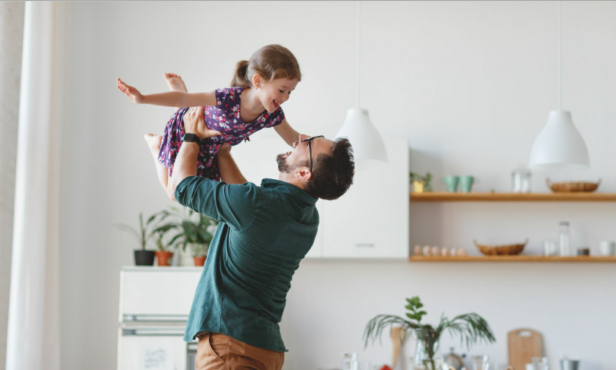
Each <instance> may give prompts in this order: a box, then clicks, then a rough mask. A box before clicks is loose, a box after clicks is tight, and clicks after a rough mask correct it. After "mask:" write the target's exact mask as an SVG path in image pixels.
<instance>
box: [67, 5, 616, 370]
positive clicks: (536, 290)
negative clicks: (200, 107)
mask: <svg viewBox="0 0 616 370" xmlns="http://www.w3.org/2000/svg"><path fill="white" fill-rule="evenodd" d="M355 9H356V8H355V3H353V2H269V3H263V2H244V3H240V2H229V3H222V2H220V3H217V2H203V3H165V2H157V3H143V2H140V3H74V4H72V24H71V28H72V40H71V47H72V49H71V58H70V59H71V69H72V76H71V84H70V86H71V91H70V93H69V94H70V95H69V97H70V100H71V101H72V109H73V112H72V118H71V122H70V131H69V132H68V133H67V136H68V141H66V142H67V143H69V146H68V147H67V148H66V161H65V165H66V168H67V170H66V174H67V177H66V188H65V199H66V202H65V209H64V219H63V225H64V228H63V235H64V236H63V239H64V251H63V259H62V264H63V265H62V268H63V278H62V308H63V314H62V343H61V347H62V361H63V366H62V367H63V368H64V369H81V368H85V367H88V368H95V369H110V368H113V367H114V366H115V356H116V329H117V307H118V284H119V278H118V277H119V270H120V266H122V265H127V264H132V249H133V247H134V244H132V243H133V241H132V240H131V239H130V236H128V235H124V234H121V233H120V232H119V231H117V230H115V229H114V228H113V227H112V225H113V224H114V223H116V222H129V223H133V224H135V223H136V221H137V215H138V213H139V212H141V211H143V212H145V213H146V214H150V213H153V212H155V211H158V210H160V209H162V208H164V207H166V206H167V205H168V204H170V202H169V201H167V200H166V199H165V197H164V194H163V192H162V190H161V189H160V188H159V187H158V184H157V183H156V176H155V171H154V167H153V164H152V159H151V156H150V153H149V152H148V150H147V147H146V145H145V143H144V142H143V141H142V139H141V136H142V135H143V133H145V132H158V133H161V132H162V130H163V127H164V125H165V123H166V121H167V119H168V118H169V116H170V114H171V110H170V109H169V108H161V107H152V106H135V105H132V104H131V103H129V102H128V100H127V99H126V98H125V97H124V96H122V95H121V94H120V93H119V92H118V91H116V88H115V78H117V77H122V78H123V79H124V80H125V81H126V82H128V83H129V84H134V85H135V86H137V87H138V88H140V89H141V90H142V91H143V92H144V93H151V92H158V91H162V90H164V89H165V88H166V86H165V83H164V81H163V80H162V73H163V72H167V71H171V72H177V73H180V74H181V75H182V76H183V77H184V78H185V80H186V82H187V85H188V88H189V89H190V90H192V91H197V90H199V91H205V90H212V89H214V88H216V87H220V86H226V85H227V84H228V81H229V80H230V78H231V74H232V71H233V67H234V65H235V63H236V62H237V61H238V60H240V59H245V58H248V57H249V56H250V54H251V53H252V52H253V51H255V50H256V49H257V48H259V47H260V46H262V45H265V44H268V43H280V44H283V45H285V46H287V47H289V48H290V49H291V50H292V51H293V52H294V53H295V55H296V56H297V58H298V60H299V61H300V64H301V67H302V71H303V77H304V80H303V81H302V82H301V83H300V84H299V86H298V89H297V91H296V92H294V94H293V99H291V100H290V101H289V102H287V103H286V104H285V113H286V114H287V117H288V119H289V121H290V122H291V124H292V125H293V126H294V127H296V128H297V129H298V130H299V131H302V132H305V133H308V134H325V135H328V136H332V135H333V134H335V132H336V130H337V129H338V128H339V126H340V125H341V124H342V121H343V119H344V116H345V113H346V109H348V108H351V107H353V106H354V104H355V69H354V68H355V54H354V50H355V32H356V30H355V14H356V13H355ZM363 14H364V16H363V20H362V54H361V55H362V59H361V61H362V73H361V78H362V91H361V100H362V105H363V107H364V108H368V109H369V110H370V114H371V116H372V118H373V122H374V123H375V125H376V126H377V127H378V129H379V130H380V131H381V132H382V133H383V135H384V136H386V137H408V138H409V140H410V143H411V144H410V145H411V146H410V149H411V168H412V169H413V170H414V171H419V172H425V171H431V172H432V173H433V174H434V175H435V177H436V178H441V177H442V176H445V175H448V174H472V175H475V176H476V177H478V178H479V181H480V182H479V183H478V184H477V186H476V190H483V191H488V190H490V189H492V188H494V189H496V190H498V191H508V190H509V187H510V172H511V170H512V169H513V168H514V167H516V166H517V164H519V163H523V162H525V161H527V159H528V154H529V152H530V148H531V145H532V143H533V140H534V138H535V136H536V135H537V133H538V132H539V131H540V129H541V128H542V126H543V124H544V123H545V121H546V119H547V114H548V111H549V110H551V109H555V108H557V97H558V93H557V71H556V62H557V59H556V57H557V43H556V41H557V31H556V30H557V27H556V19H557V18H556V14H557V13H556V3H554V2H434V3H428V2H389V3H381V2H379V3H376V2H364V3H363ZM615 20H616V3H615V2H564V3H563V56H564V60H563V96H564V108H565V109H568V110H571V111H572V113H573V119H574V122H575V123H576V125H577V127H578V129H579V130H580V132H581V133H582V135H583V136H584V138H585V140H586V143H587V145H588V147H589V149H590V155H591V161H592V166H593V167H592V170H590V171H587V172H586V173H580V174H547V173H535V174H534V189H535V190H536V191H546V190H547V189H546V188H545V187H544V186H543V185H542V184H543V183H544V179H545V176H546V175H549V176H552V177H560V178H565V179H572V177H576V178H588V179H595V180H596V179H597V178H598V177H601V178H602V179H603V181H602V185H601V188H600V190H602V191H612V192H613V191H616V174H615V173H614V171H613V164H614V159H613V158H615V157H616V149H615V148H614V146H613V145H612V142H613V138H614V137H615V134H616V126H615V125H614V122H616V106H615V105H614V98H616V73H615V68H614V66H615V65H616V50H615V49H614V45H616V22H615ZM260 137H261V138H263V137H268V138H271V137H275V133H274V131H273V130H272V131H269V132H262V133H258V134H256V135H255V136H254V137H253V140H258V139H259V138H260ZM243 145H245V144H243ZM271 165H272V166H273V165H274V164H273V163H272V164H271ZM436 187H437V189H438V188H440V189H442V188H443V185H442V184H441V183H439V182H438V180H437V183H436ZM614 211H616V207H615V206H614V205H611V204H539V203H538V204H430V205H429V204H417V205H413V206H412V207H411V225H410V231H411V240H410V242H411V245H413V244H416V243H421V244H436V245H449V246H460V247H462V246H463V247H467V248H468V249H469V251H471V250H472V244H471V240H472V238H478V239H480V240H484V241H486V242H490V241H496V242H501V241H507V242H508V241H512V240H520V239H521V238H526V237H528V238H530V240H531V243H530V245H529V251H530V252H536V253H538V252H539V248H540V245H541V242H542V241H543V240H544V239H545V238H548V237H553V236H555V234H556V232H557V222H558V221H560V220H561V219H563V220H564V219H567V220H570V221H571V222H572V233H573V238H574V244H575V245H576V246H579V245H582V244H583V245H588V246H591V247H592V248H593V252H596V244H597V241H598V240H601V239H616V231H615V229H614V228H613V227H611V226H612V225H611V223H612V222H613V221H614ZM377 216H378V215H373V216H372V217H377ZM615 275H616V273H615V272H614V268H613V266H611V265H597V266H591V265H544V264H506V265H479V264H477V265H473V264H460V265H445V264H441V265H432V264H424V265H417V264H410V263H399V262H378V263H377V262H373V263H370V262H348V261H321V262H319V261H306V262H305V263H303V264H302V267H301V268H300V270H299V271H298V273H297V275H296V277H295V279H294V281H293V289H292V291H291V293H290V295H289V301H288V308H287V310H286V312H285V316H284V318H283V324H282V330H283V335H284V337H285V340H286V342H287V345H288V347H290V348H291V352H289V353H288V354H287V357H286V358H287V366H288V368H291V369H310V370H313V369H316V368H326V367H327V368H331V367H336V366H339V356H340V353H341V352H343V351H352V350H353V351H358V352H361V339H360V337H361V333H362V331H363V327H364V325H365V323H366V322H367V320H368V319H369V318H370V317H372V316H374V315H376V314H379V313H398V314H402V306H403V302H404V301H403V300H404V298H405V297H410V296H412V295H420V296H421V297H422V299H423V300H424V301H425V302H426V306H427V308H428V309H429V312H430V316H428V317H427V319H429V320H430V321H435V320H437V318H438V314H440V312H445V313H446V314H447V315H451V316H452V315H455V314H458V313H463V312H468V311H476V312H478V313H480V314H482V315H484V316H485V317H486V318H487V319H488V321H489V323H490V324H491V325H492V327H493V328H494V330H495V332H496V335H497V339H498V343H497V344H495V345H492V346H488V347H485V346H484V347H477V348H475V349H474V350H473V353H480V352H481V353H486V354H489V355H491V356H493V357H495V358H497V359H498V361H499V362H504V361H505V359H506V339H505V333H506V332H507V331H508V330H511V329H514V328H517V327H520V326H529V327H532V328H536V329H538V330H540V331H541V332H542V333H543V335H544V338H545V346H546V352H547V355H548V356H550V357H551V358H552V359H557V358H560V356H562V355H564V354H572V355H579V356H582V358H583V359H584V361H585V362H584V369H585V370H590V369H601V368H607V367H608V366H610V365H611V363H612V356H611V353H610V351H609V350H608V348H614V345H615V344H616V334H615V333H614V328H616V322H615V320H616V319H615V318H614V317H615V315H614V310H613V307H614V306H615V305H616V298H615V297H616V295H615V294H614V293H616V291H615V289H616V288H615V287H614V284H613V282H614V281H615V279H614V278H615V277H616V276H615ZM591 310H592V313H591V312H590V311H591ZM447 341H449V339H445V340H444V342H443V346H444V347H448V343H449V342H447ZM456 344H457V342H456ZM458 347H459V346H458ZM389 353H390V345H389V343H388V341H387V338H384V347H382V348H380V347H376V348H371V349H369V350H368V352H366V353H363V352H362V353H361V355H362V356H363V358H370V359H372V360H374V361H375V362H376V363H381V362H384V361H387V360H389ZM552 364H553V365H555V364H556V363H555V362H554V361H552Z"/></svg>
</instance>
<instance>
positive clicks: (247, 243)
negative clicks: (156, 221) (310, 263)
mask: <svg viewBox="0 0 616 370" xmlns="http://www.w3.org/2000/svg"><path fill="white" fill-rule="evenodd" d="M184 126H185V132H186V135H185V137H184V141H183V143H182V146H181V148H180V151H179V153H178V156H177V158H176V162H175V165H174V170H173V176H172V177H171V180H170V181H171V190H172V193H173V194H174V195H175V198H176V200H177V201H178V202H179V203H180V204H182V205H185V206H187V207H190V208H191V209H193V210H195V211H197V212H200V213H202V214H205V215H208V216H210V217H212V218H214V219H216V220H218V221H219V222H220V225H219V226H218V229H217V231H216V234H215V235H214V238H213V240H212V242H211V244H210V250H209V254H208V259H207V262H206V265H205V267H204V269H203V273H202V275H201V278H200V281H199V285H198V286H197V291H196V293H195V298H194V300H193V304H192V308H191V311H190V316H189V319H188V324H187V326H186V333H185V336H184V340H186V341H190V340H192V339H193V338H195V337H198V338H199V346H198V350H197V369H198V370H203V369H208V370H215V369H221V370H222V369H229V370H232V369H259V370H265V369H267V370H280V369H281V368H282V364H283V362H284V352H285V351H286V348H285V346H284V343H283V341H282V338H281V335H280V328H279V326H278V323H279V322H280V320H281V318H282V312H283V310H284V307H285V303H286V295H287V292H288V291H289V289H290V287H291V278H292V276H293V273H294V272H295V270H296V269H297V268H298V267H299V263H300V261H301V260H302V259H303V258H304V256H305V255H306V253H308V251H309V250H310V247H311V246H312V244H313V242H314V239H315V236H316V233H317V228H318V225H319V214H318V212H317V209H316V207H315V203H316V201H317V199H318V198H321V199H337V198H338V197H340V196H341V195H343V194H344V193H345V192H346V191H347V190H348V188H349V187H350V186H351V184H352V182H353V175H354V162H353V154H352V149H351V145H350V143H349V142H348V140H346V139H338V140H337V141H336V142H334V141H331V140H328V139H326V138H324V137H322V136H316V137H308V136H306V135H300V139H299V140H298V141H297V142H295V143H294V144H293V150H292V151H290V152H288V153H285V154H280V155H278V157H277V162H278V169H279V171H280V174H279V178H278V180H273V179H265V180H263V182H262V183H261V186H260V187H259V186H256V185H254V184H252V183H246V180H245V179H244V177H243V176H242V174H241V172H240V171H239V169H238V168H237V166H236V165H235V162H234V161H233V159H232V158H231V155H230V152H229V147H228V146H226V147H223V148H222V149H221V150H220V151H219V152H218V155H217V160H218V165H219V169H220V175H221V179H222V181H223V182H216V181H213V180H209V179H206V178H202V177H196V176H195V175H196V173H197V154H198V150H199V141H200V140H202V139H205V138H206V137H209V136H212V135H215V134H218V133H217V132H215V131H211V130H208V129H207V127H206V126H205V122H204V121H203V107H201V108H191V110H190V111H189V112H188V113H186V115H185V116H184Z"/></svg>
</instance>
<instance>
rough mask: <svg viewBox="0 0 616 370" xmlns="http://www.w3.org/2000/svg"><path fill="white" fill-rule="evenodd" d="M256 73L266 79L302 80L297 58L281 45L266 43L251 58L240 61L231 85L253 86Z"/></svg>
mask: <svg viewBox="0 0 616 370" xmlns="http://www.w3.org/2000/svg"><path fill="white" fill-rule="evenodd" d="M255 74H258V75H259V76H261V78H263V79H264V80H265V81H272V80H274V79H276V78H281V77H284V78H288V79H290V80H294V79H297V80H298V81H301V80H302V73H301V72H300V70H299V63H297V59H295V56H294V55H293V53H291V51H289V49H287V48H285V47H284V46H281V45H266V46H264V47H262V48H261V49H259V50H257V51H256V52H255V53H254V54H252V56H251V57H250V60H241V61H239V62H238V63H237V65H236V66H235V74H234V76H233V80H232V81H231V87H251V86H252V77H253V76H254V75H255Z"/></svg>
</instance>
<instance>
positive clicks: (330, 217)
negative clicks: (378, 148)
mask: <svg viewBox="0 0 616 370" xmlns="http://www.w3.org/2000/svg"><path fill="white" fill-rule="evenodd" d="M385 145H386V147H387V155H388V162H387V163H377V164H373V165H370V166H366V167H365V168H362V167H359V168H357V170H356V174H355V179H354V184H353V185H352V186H351V188H350V189H349V191H348V192H347V193H346V194H345V195H343V196H342V197H341V198H340V199H337V200H335V201H325V200H319V201H318V202H317V209H318V210H319V215H320V217H321V222H320V225H319V231H318V233H317V236H316V240H315V243H314V245H313V246H312V249H311V250H310V252H309V253H308V255H307V257H308V258H408V256H409V199H408V197H409V185H408V184H409V179H408V176H409V151H408V142H407V140H406V139H402V140H389V141H388V140H386V141H385ZM289 150H290V148H289V146H288V145H286V144H285V143H284V142H283V141H282V140H281V139H280V138H276V139H265V138H255V139H253V140H252V141H250V142H247V143H242V144H240V145H238V146H236V147H233V150H232V151H231V153H232V155H233V158H234V159H235V161H236V162H237V164H238V166H239V168H240V170H241V171H242V173H243V174H244V177H246V179H247V180H248V181H251V182H253V183H255V184H260V182H261V180H262V179H263V178H265V177H268V178H274V179H277V178H278V166H277V165H276V155H278V154H280V153H284V152H287V151H289Z"/></svg>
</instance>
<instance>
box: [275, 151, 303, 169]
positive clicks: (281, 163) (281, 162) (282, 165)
mask: <svg viewBox="0 0 616 370" xmlns="http://www.w3.org/2000/svg"><path fill="white" fill-rule="evenodd" d="M287 159H289V157H288V156H287V157H285V154H278V156H276V163H278V171H280V172H284V173H293V171H295V170H296V169H298V168H300V167H308V166H309V163H310V162H308V161H299V162H298V163H295V164H293V165H290V164H289V162H287Z"/></svg>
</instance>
